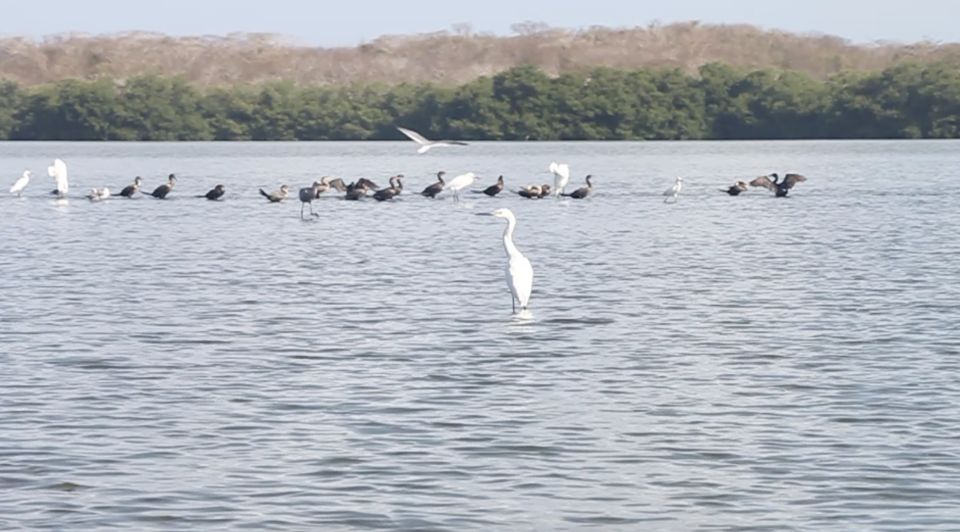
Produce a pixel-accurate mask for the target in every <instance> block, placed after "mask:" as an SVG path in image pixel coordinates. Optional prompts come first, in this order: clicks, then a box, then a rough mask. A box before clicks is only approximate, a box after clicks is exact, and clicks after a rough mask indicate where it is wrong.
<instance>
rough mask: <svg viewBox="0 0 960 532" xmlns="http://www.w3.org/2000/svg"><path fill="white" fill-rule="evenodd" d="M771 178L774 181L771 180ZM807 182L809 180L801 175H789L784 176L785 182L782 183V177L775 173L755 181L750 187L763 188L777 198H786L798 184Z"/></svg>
mask: <svg viewBox="0 0 960 532" xmlns="http://www.w3.org/2000/svg"><path fill="white" fill-rule="evenodd" d="M771 177H772V178H773V180H770V178H771ZM806 180H807V178H806V177H803V176H802V175H800V174H787V175H785V176H783V180H782V181H781V180H780V176H779V175H777V173H776V172H774V173H772V174H770V175H762V176H760V177H758V178H756V179H754V180H753V181H751V182H750V186H753V187H763V188H765V189H767V190H769V191H770V192H773V193H774V195H775V196H776V197H778V198H785V197H786V196H787V194H788V193H789V192H790V189H791V188H793V187H794V185H796V184H797V183H802V182H804V181H806Z"/></svg>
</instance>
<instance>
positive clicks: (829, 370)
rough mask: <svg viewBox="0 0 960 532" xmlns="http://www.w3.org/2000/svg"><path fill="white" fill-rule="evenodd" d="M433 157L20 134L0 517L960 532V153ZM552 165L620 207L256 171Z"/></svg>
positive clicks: (218, 523) (481, 148)
mask: <svg viewBox="0 0 960 532" xmlns="http://www.w3.org/2000/svg"><path fill="white" fill-rule="evenodd" d="M414 151H415V146H414V145H413V144H412V143H276V144H256V143H250V144H243V143H236V144H122V143H118V144H85V143H70V144H57V143H47V144H33V143H23V144H10V143H6V144H0V174H2V176H4V177H3V182H2V183H0V185H2V186H3V191H2V192H3V196H2V197H0V215H2V220H0V244H2V245H0V280H2V288H0V370H2V375H0V529H3V530H12V529H48V530H68V529H69V530H97V529H100V530H115V529H117V528H124V529H130V530H152V529H158V530H188V529H189V530H219V529H240V528H247V529H253V530H268V529H277V530H325V529H342V528H373V527H376V528H397V529H438V530H440V529H443V530H464V529H478V530H489V529H511V530H532V529H538V530H558V529H582V528H590V527H592V528H598V529H605V530H610V529H621V530H640V529H672V530H683V529H734V528H737V529H740V528H751V527H752V528H756V529H778V530H779V529H791V528H793V529H807V530H852V529H885V530H908V529H913V530H935V529H943V530H948V529H953V530H956V529H958V528H960V361H958V351H960V332H958V331H960V310H958V308H960V307H958V305H960V297H958V296H960V287H958V280H960V261H958V254H960V215H958V213H960V210H958V204H960V202H958V199H960V188H958V187H957V186H956V181H957V173H958V171H960V170H958V169H960V143H957V142H794V143H694V142H688V143H475V144H471V145H470V146H468V147H466V148H463V149H449V150H447V151H442V150H436V151H435V152H431V153H428V154H426V155H423V156H418V155H416V154H415V153H414ZM54 157H60V158H62V159H64V160H65V161H66V163H67V165H68V167H69V169H70V177H71V183H72V190H71V197H70V198H69V200H68V201H67V202H56V201H54V200H52V199H51V198H50V197H49V196H48V195H46V194H45V193H46V192H47V191H49V190H50V189H51V188H53V185H52V182H53V180H52V179H51V178H49V177H47V176H46V166H47V165H48V164H50V161H51V160H52V159H53V158H54ZM553 160H558V161H566V162H569V163H570V165H571V167H572V168H573V173H574V175H575V178H574V182H575V183H576V184H577V186H579V183H580V181H581V179H582V177H583V175H585V174H586V173H588V172H589V173H592V174H593V175H595V176H596V182H595V184H596V187H597V188H596V195H595V197H593V198H592V199H590V200H587V201H579V202H577V201H569V200H564V201H555V200H543V201H530V200H524V199H522V198H520V197H518V196H516V195H506V194H505V195H504V197H502V198H498V199H488V198H486V197H483V196H476V195H471V196H470V197H468V198H467V200H466V201H465V202H463V203H461V204H459V205H457V204H454V202H453V201H451V200H450V199H449V198H446V199H443V200H436V201H431V200H427V199H424V198H422V197H420V196H419V195H417V194H415V193H410V194H405V195H403V196H401V199H399V200H398V201H395V202H392V203H384V204H378V203H375V202H373V201H365V202H358V203H353V202H346V201H342V200H338V199H334V198H327V199H323V200H320V201H318V202H317V204H316V209H317V212H318V213H319V214H320V216H319V218H318V219H317V221H315V222H308V221H301V220H300V218H299V203H298V202H297V200H296V199H295V198H291V200H289V201H287V202H286V203H282V204H268V203H266V201H265V200H264V199H263V198H261V197H260V196H259V195H258V194H257V189H258V188H259V187H264V188H266V189H269V190H273V189H276V188H277V187H278V186H279V185H280V184H281V183H289V184H290V185H291V186H293V187H300V186H305V185H307V184H308V183H309V182H311V181H312V180H313V179H315V178H317V177H319V176H320V175H324V174H332V175H340V176H344V177H345V178H355V177H359V176H367V177H370V178H373V179H374V180H376V181H378V182H380V183H385V181H386V177H387V176H389V175H391V174H393V173H397V172H402V173H404V174H405V175H406V176H407V181H406V185H407V191H408V192H416V191H419V190H420V189H422V188H423V187H424V186H426V185H427V184H429V183H430V182H432V180H433V178H432V174H433V173H435V172H436V171H437V170H446V171H447V172H448V174H449V175H456V174H459V173H462V172H465V171H468V170H469V171H474V172H476V173H477V174H479V175H480V176H482V178H483V179H482V180H481V181H480V182H479V183H478V187H479V186H480V185H483V186H486V185H488V184H490V183H492V181H493V180H494V179H495V178H496V176H497V175H498V174H501V173H502V174H504V176H505V179H506V180H507V184H508V187H510V188H515V187H516V186H518V185H520V184H528V183H537V182H550V181H551V180H552V177H551V176H549V174H547V173H546V167H547V165H548V163H550V162H551V161H553ZM24 168H30V169H32V170H33V172H34V178H33V181H32V182H31V184H30V186H29V187H28V188H27V190H26V192H27V193H26V195H25V197H24V198H22V199H17V198H13V197H10V196H9V195H7V194H6V189H7V188H8V187H9V186H10V185H11V184H12V183H13V181H15V180H16V178H17V177H18V176H19V175H20V173H21V172H22V171H23V169H24ZM772 171H779V172H781V173H782V172H786V171H800V172H803V173H804V174H806V175H807V177H808V178H809V180H808V181H807V182H806V183H802V184H800V185H798V186H797V187H796V188H795V189H794V190H793V193H792V194H791V197H790V198H787V199H774V198H772V197H770V195H769V194H768V193H766V192H761V191H757V190H752V191H750V192H749V193H747V194H745V195H743V196H740V197H735V198H734V197H728V196H727V195H726V194H723V193H721V192H719V190H718V189H720V188H725V187H726V186H728V185H729V184H731V183H732V182H733V181H734V180H735V179H737V178H749V177H752V176H755V175H759V174H761V173H767V172H772ZM170 172H175V173H176V174H177V176H179V183H178V185H177V187H176V189H175V190H174V191H173V193H172V194H171V196H170V199H168V200H167V201H158V200H154V199H152V198H140V199H134V200H110V201H107V202H104V203H99V204H91V203H89V202H88V201H87V200H86V199H84V198H83V194H84V193H85V192H86V190H87V189H89V188H90V187H93V186H102V185H110V186H111V187H113V188H114V189H115V190H118V189H119V188H120V187H121V186H123V185H125V184H127V183H128V182H129V181H130V180H131V179H132V177H133V176H134V175H141V176H143V177H144V178H145V182H146V183H145V188H148V189H152V188H153V187H155V186H156V185H158V184H160V183H161V182H162V181H163V180H164V178H165V176H166V175H167V174H168V173H170ZM677 175H682V176H684V177H685V179H686V188H685V190H684V192H683V194H682V196H681V197H680V200H679V201H678V202H677V203H676V204H664V203H663V200H662V199H663V198H662V196H661V195H660V193H661V192H662V191H663V190H664V189H666V188H667V187H669V186H670V184H671V183H672V181H673V177H674V176H677ZM217 183H223V184H225V185H226V188H227V196H226V200H225V201H223V202H220V203H212V202H208V201H206V200H204V199H198V198H196V197H195V196H196V195H198V194H203V193H204V192H206V191H207V190H208V189H209V188H210V187H212V186H213V185H215V184H217ZM503 206H506V207H510V208H511V209H512V210H513V211H514V212H515V213H516V215H517V218H518V219H519V226H518V229H517V234H516V240H517V245H518V246H519V248H520V249H521V250H522V251H523V252H524V253H526V255H527V256H528V257H529V258H530V260H531V262H532V263H533V267H534V270H535V275H536V277H535V281H534V292H533V298H532V301H531V305H532V317H524V318H514V317H513V316H512V315H511V312H510V295H509V292H507V289H506V286H505V283H504V281H503V265H504V262H505V261H504V256H503V249H502V246H501V241H500V235H501V231H502V230H503V221H502V220H499V219H496V218H481V217H476V216H473V214H474V213H475V212H480V211H490V210H492V209H494V208H496V207H503Z"/></svg>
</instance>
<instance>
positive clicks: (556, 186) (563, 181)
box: [550, 163, 570, 196]
mask: <svg viewBox="0 0 960 532" xmlns="http://www.w3.org/2000/svg"><path fill="white" fill-rule="evenodd" d="M550 173H551V174H553V193H554V194H555V195H557V196H560V194H562V193H563V189H564V187H566V186H567V183H569V182H570V166H569V165H566V164H557V163H550Z"/></svg>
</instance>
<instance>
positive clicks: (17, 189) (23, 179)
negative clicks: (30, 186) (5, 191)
mask: <svg viewBox="0 0 960 532" xmlns="http://www.w3.org/2000/svg"><path fill="white" fill-rule="evenodd" d="M29 182H30V170H24V171H23V175H22V176H20V179H17V182H16V183H14V184H13V186H12V187H10V193H11V194H16V195H17V197H20V194H22V193H23V189H25V188H27V183H29Z"/></svg>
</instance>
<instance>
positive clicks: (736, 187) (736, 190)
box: [720, 181, 747, 196]
mask: <svg viewBox="0 0 960 532" xmlns="http://www.w3.org/2000/svg"><path fill="white" fill-rule="evenodd" d="M720 191H721V192H726V193H727V194H730V195H731V196H739V195H740V193H741V192H746V191H747V182H746V181H737V182H736V184H733V185H730V188H727V189H720Z"/></svg>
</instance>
